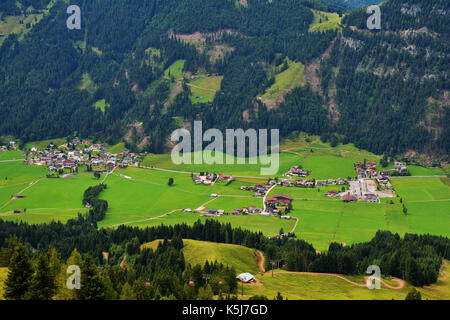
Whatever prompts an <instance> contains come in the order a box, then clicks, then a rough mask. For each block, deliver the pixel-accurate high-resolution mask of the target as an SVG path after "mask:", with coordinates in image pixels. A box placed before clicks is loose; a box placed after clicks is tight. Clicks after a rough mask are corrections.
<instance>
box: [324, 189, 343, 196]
mask: <svg viewBox="0 0 450 320" xmlns="http://www.w3.org/2000/svg"><path fill="white" fill-rule="evenodd" d="M324 195H325V197H338V196H339V192H338V191H337V190H330V191H328V192H327V193H325V194H324Z"/></svg>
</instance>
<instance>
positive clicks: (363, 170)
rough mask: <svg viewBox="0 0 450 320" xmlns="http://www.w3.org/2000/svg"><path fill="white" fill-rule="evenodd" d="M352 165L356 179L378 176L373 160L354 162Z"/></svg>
mask: <svg viewBox="0 0 450 320" xmlns="http://www.w3.org/2000/svg"><path fill="white" fill-rule="evenodd" d="M354 166H355V170H356V173H357V174H358V179H363V178H376V176H378V171H377V170H376V166H377V163H376V162H374V161H367V162H365V163H361V162H355V163H354Z"/></svg>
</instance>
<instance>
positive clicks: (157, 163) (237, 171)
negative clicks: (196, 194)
mask: <svg viewBox="0 0 450 320" xmlns="http://www.w3.org/2000/svg"><path fill="white" fill-rule="evenodd" d="M189 157H190V158H191V164H180V165H177V164H174V163H173V161H172V159H171V155H170V154H158V155H155V154H151V155H148V156H146V158H145V159H144V161H143V163H142V165H143V166H148V167H155V168H164V169H170V170H177V171H185V172H209V173H217V174H219V173H223V174H230V175H235V176H250V177H262V178H263V177H264V176H262V175H261V171H260V169H261V168H268V167H269V165H265V164H261V163H260V162H258V161H257V163H256V164H251V163H249V160H248V158H245V159H242V158H241V160H243V161H245V164H238V163H237V162H238V158H236V157H234V158H233V162H234V164H231V163H230V164H227V163H226V162H227V161H226V158H225V156H224V154H221V153H220V159H222V162H223V164H205V163H203V164H194V161H193V159H194V153H191V154H189ZM275 160H276V157H275V156H274V159H273V162H274V163H275ZM298 164H299V159H298V156H297V155H295V154H291V153H280V154H279V170H278V173H277V174H276V175H278V176H280V177H281V175H282V174H284V173H285V172H287V171H288V170H289V168H290V167H291V166H293V165H298ZM265 177H266V178H267V176H265ZM262 181H263V180H262Z"/></svg>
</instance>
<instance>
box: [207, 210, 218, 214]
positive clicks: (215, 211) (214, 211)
mask: <svg viewBox="0 0 450 320" xmlns="http://www.w3.org/2000/svg"><path fill="white" fill-rule="evenodd" d="M218 212H219V210H216V209H206V213H209V214H213V215H216V214H217V213H218Z"/></svg>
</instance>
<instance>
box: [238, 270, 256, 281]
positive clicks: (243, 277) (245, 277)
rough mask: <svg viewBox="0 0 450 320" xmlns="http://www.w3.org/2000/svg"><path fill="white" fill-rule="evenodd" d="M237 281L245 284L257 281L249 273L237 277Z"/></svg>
mask: <svg viewBox="0 0 450 320" xmlns="http://www.w3.org/2000/svg"><path fill="white" fill-rule="evenodd" d="M236 279H238V280H240V281H242V282H245V283H249V282H252V281H255V277H254V276H253V275H252V274H250V273H248V272H245V273H241V274H240V275H238V276H237V277H236Z"/></svg>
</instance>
